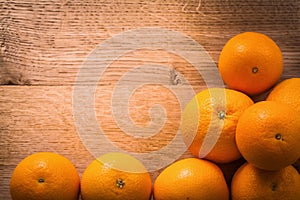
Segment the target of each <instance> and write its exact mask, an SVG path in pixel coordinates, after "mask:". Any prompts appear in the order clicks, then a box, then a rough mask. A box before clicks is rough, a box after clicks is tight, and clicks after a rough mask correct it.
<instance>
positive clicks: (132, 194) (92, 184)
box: [81, 152, 152, 200]
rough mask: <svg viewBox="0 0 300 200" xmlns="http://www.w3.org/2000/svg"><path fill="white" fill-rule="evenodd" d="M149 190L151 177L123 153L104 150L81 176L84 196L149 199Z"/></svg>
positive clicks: (85, 197) (112, 198)
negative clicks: (104, 152)
mask: <svg viewBox="0 0 300 200" xmlns="http://www.w3.org/2000/svg"><path fill="white" fill-rule="evenodd" d="M151 191H152V182H151V177H150V174H149V173H148V172H147V170H146V168H145V167H144V165H143V164H142V163H141V162H140V161H138V160H137V159H135V158H134V157H132V156H130V155H127V154H124V153H118V152H114V153H107V154H104V155H102V156H101V157H99V158H97V159H95V160H94V161H93V162H92V163H91V164H90V165H89V166H88V167H87V168H86V170H85V171H84V173H83V175H82V179H81V196H82V198H83V199H84V200H93V199H102V200H106V199H107V200H114V199H124V200H126V199H128V200H129V199H130V200H131V199H140V200H143V199H144V200H149V198H150V196H151Z"/></svg>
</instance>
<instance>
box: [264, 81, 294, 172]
mask: <svg viewBox="0 0 300 200" xmlns="http://www.w3.org/2000/svg"><path fill="white" fill-rule="evenodd" d="M267 101H278V102H282V103H285V104H287V105H289V106H290V107H292V108H294V109H295V110H296V111H298V112H300V78H290V79H286V80H284V81H282V82H280V83H279V84H277V85H276V86H275V87H274V88H273V90H272V91H271V92H270V94H269V95H268V97H267ZM294 166H295V167H296V168H297V169H298V170H299V172H300V159H298V160H297V161H296V163H294Z"/></svg>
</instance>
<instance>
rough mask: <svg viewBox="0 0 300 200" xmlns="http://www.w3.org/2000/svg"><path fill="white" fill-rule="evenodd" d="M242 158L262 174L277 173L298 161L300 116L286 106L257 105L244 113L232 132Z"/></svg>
mask: <svg viewBox="0 0 300 200" xmlns="http://www.w3.org/2000/svg"><path fill="white" fill-rule="evenodd" d="M236 143H237V146H238V148H239V150H240V152H241V154H242V155H243V157H244V158H245V159H246V160H247V161H248V162H249V163H251V164H253V165H254V166H256V167H258V168H261V169H265V170H279V169H282V168H284V167H286V166H288V165H291V164H292V163H294V162H295V161H296V160H297V159H298V158H299V157H300V115H299V114H298V112H297V111H295V110H294V109H292V108H290V107H289V106H288V105H286V104H283V103H279V102H273V101H261V102H258V103H256V104H254V105H252V106H250V107H249V108H248V109H246V110H245V111H244V113H243V114H242V116H241V117H240V119H239V121H238V124H237V129H236Z"/></svg>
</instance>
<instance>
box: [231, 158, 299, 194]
mask: <svg viewBox="0 0 300 200" xmlns="http://www.w3.org/2000/svg"><path fill="white" fill-rule="evenodd" d="M299 188H300V175H299V174H298V172H297V171H296V169H295V168H294V167H292V166H287V167H285V168H283V169H281V170H278V171H265V170H261V169H258V168H256V167H254V166H253V165H251V164H249V163H246V164H244V165H242V166H241V167H240V168H239V169H238V171H237V172H236V173H235V175H234V176H233V179H232V183H231V199H232V200H258V199H259V200H270V199H272V200H282V199H289V200H299V199H300V190H299Z"/></svg>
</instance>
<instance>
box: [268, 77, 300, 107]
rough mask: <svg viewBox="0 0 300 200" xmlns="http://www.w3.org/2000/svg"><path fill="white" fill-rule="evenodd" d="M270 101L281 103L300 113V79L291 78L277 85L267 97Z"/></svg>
mask: <svg viewBox="0 0 300 200" xmlns="http://www.w3.org/2000/svg"><path fill="white" fill-rule="evenodd" d="M267 100H268V101H279V102H282V103H285V104H288V105H289V106H291V107H292V108H294V109H295V110H297V111H298V112H299V111H300V78H290V79H286V80H283V81H282V82H280V83H279V84H277V85H276V86H275V87H274V88H273V90H272V91H271V92H270V94H269V95H268V97H267Z"/></svg>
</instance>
